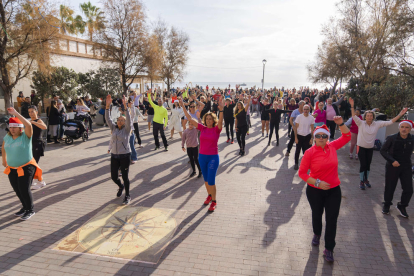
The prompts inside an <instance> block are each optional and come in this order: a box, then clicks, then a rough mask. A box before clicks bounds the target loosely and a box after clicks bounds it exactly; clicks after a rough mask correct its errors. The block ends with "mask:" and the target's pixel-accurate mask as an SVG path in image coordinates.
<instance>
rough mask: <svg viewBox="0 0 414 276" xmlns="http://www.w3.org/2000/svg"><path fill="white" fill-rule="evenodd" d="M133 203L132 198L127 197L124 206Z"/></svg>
mask: <svg viewBox="0 0 414 276" xmlns="http://www.w3.org/2000/svg"><path fill="white" fill-rule="evenodd" d="M130 202H131V196H125V199H124V202H122V204H124V205H127V204H129V203H130Z"/></svg>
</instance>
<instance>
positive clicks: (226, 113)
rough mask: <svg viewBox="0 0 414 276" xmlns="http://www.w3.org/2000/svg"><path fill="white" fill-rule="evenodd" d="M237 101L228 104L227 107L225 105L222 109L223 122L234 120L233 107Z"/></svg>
mask: <svg viewBox="0 0 414 276" xmlns="http://www.w3.org/2000/svg"><path fill="white" fill-rule="evenodd" d="M237 102H238V101H237V99H235V100H234V103H231V104H229V106H228V107H227V105H225V106H224V108H223V119H224V120H232V119H234V107H235V106H236V104H237Z"/></svg>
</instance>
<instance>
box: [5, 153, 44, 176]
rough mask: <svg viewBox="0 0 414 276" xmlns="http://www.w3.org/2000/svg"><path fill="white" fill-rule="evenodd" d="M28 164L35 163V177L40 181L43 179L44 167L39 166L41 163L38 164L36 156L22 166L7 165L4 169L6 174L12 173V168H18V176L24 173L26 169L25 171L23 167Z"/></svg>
mask: <svg viewBox="0 0 414 276" xmlns="http://www.w3.org/2000/svg"><path fill="white" fill-rule="evenodd" d="M27 165H33V166H35V167H36V171H35V175H34V179H37V180H39V181H42V180H43V178H42V169H41V168H40V167H39V165H37V163H36V160H35V159H34V158H32V160H30V161H29V162H28V163H26V164H24V165H22V166H20V167H10V166H7V167H6V169H5V170H4V173H5V174H7V175H8V174H10V170H11V169H14V170H17V176H19V177H20V176H23V175H24V171H23V167H25V166H27Z"/></svg>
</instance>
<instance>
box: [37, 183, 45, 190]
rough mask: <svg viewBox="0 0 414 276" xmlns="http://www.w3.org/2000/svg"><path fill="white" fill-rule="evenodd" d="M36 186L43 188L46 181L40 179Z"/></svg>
mask: <svg viewBox="0 0 414 276" xmlns="http://www.w3.org/2000/svg"><path fill="white" fill-rule="evenodd" d="M37 186H39V187H40V188H43V187H44V186H46V182H44V181H40V182H39V183H38V185H37ZM40 188H39V189H40Z"/></svg>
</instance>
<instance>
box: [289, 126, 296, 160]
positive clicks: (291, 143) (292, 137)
mask: <svg viewBox="0 0 414 276" xmlns="http://www.w3.org/2000/svg"><path fill="white" fill-rule="evenodd" d="M289 125H290V124H289ZM294 143H295V131H294V130H293V129H292V130H291V131H290V140H289V144H288V147H287V152H289V153H290V150H291V149H292V147H293V144H294Z"/></svg>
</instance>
